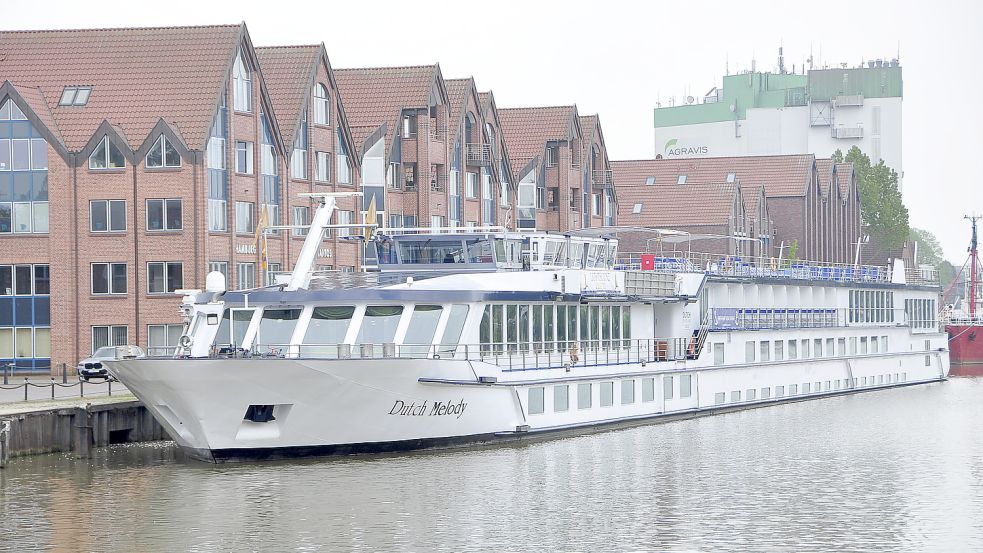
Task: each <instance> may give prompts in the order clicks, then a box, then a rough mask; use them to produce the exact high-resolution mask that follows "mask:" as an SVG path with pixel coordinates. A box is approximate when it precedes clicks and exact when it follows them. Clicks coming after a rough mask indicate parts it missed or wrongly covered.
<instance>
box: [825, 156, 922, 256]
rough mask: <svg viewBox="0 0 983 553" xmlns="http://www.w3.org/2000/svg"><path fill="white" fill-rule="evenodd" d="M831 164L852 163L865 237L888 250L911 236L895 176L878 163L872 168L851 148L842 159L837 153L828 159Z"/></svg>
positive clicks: (895, 172)
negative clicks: (868, 236) (831, 161)
mask: <svg viewBox="0 0 983 553" xmlns="http://www.w3.org/2000/svg"><path fill="white" fill-rule="evenodd" d="M831 157H832V159H833V162H834V163H844V162H846V163H851V162H852V163H853V170H854V171H856V173H857V186H858V187H859V189H860V213H861V219H862V221H863V231H864V234H869V235H871V236H873V237H875V238H876V239H877V241H878V242H879V243H881V244H883V245H884V247H885V248H887V249H896V248H899V247H901V245H902V244H903V243H904V241H905V239H907V238H908V235H909V233H910V230H909V227H908V208H906V207H905V205H904V201H903V200H902V199H901V191H900V190H899V189H898V173H897V171H895V170H894V169H891V168H890V167H888V166H887V165H884V160H881V161H879V162H878V163H877V165H871V163H870V157H868V156H867V154H865V153H863V152H862V151H860V148H858V147H856V146H853V147H852V148H850V150H849V151H848V152H847V153H846V156H844V155H843V152H842V151H841V150H836V151H835V152H833V155H832V156H831Z"/></svg>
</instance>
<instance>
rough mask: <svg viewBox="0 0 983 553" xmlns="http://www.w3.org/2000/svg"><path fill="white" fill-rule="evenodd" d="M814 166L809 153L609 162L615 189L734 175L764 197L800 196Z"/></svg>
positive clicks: (705, 181) (712, 180) (708, 180)
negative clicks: (682, 177)
mask: <svg viewBox="0 0 983 553" xmlns="http://www.w3.org/2000/svg"><path fill="white" fill-rule="evenodd" d="M814 165H815V156H814V155H813V154H795V155H775V156H746V157H705V158H693V159H676V158H672V159H640V160H628V161H612V162H611V169H612V170H613V171H614V181H615V182H616V183H618V187H619V188H620V187H622V186H628V185H632V184H642V185H644V184H645V179H646V178H648V177H655V184H656V185H675V184H676V181H677V179H678V177H679V175H686V183H687V184H710V183H717V182H727V175H728V174H730V173H734V177H735V178H734V180H735V181H736V182H743V183H748V184H761V185H763V186H764V187H765V195H766V196H768V197H769V198H774V197H795V196H802V195H804V194H805V191H806V188H807V187H808V186H809V183H810V181H811V179H812V171H813V167H814Z"/></svg>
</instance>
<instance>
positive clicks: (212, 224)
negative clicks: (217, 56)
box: [205, 91, 252, 232]
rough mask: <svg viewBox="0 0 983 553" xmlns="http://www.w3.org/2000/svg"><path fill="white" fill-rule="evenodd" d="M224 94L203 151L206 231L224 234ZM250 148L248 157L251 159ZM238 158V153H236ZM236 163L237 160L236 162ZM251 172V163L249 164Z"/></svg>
mask: <svg viewBox="0 0 983 553" xmlns="http://www.w3.org/2000/svg"><path fill="white" fill-rule="evenodd" d="M225 96H226V95H225V92H224V91H223V92H222V94H221V96H220V98H221V100H220V103H219V106H218V110H217V111H216V112H215V117H214V119H213V120H212V129H211V135H210V137H209V139H208V146H207V147H206V151H205V158H206V160H207V166H208V172H207V173H206V183H207V186H208V230H212V231H218V232H225V231H226V230H228V216H229V215H228V198H229V173H228V171H227V170H226V165H225V143H226V138H227V136H228V113H229V110H228V107H227V106H226V103H225ZM251 152H252V148H251V147H250V157H252V154H251ZM236 155H237V156H238V152H236ZM236 162H237V163H238V159H237V160H236ZM249 169H250V171H252V162H251V161H250V163H249Z"/></svg>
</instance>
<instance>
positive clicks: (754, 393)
mask: <svg viewBox="0 0 983 553" xmlns="http://www.w3.org/2000/svg"><path fill="white" fill-rule="evenodd" d="M744 397H745V398H746V399H747V400H748V401H754V400H755V399H757V397H758V390H756V389H754V388H751V389H750V390H744Z"/></svg>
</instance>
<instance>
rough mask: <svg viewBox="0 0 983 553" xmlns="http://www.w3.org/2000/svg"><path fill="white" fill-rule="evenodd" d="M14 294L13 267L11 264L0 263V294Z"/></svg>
mask: <svg viewBox="0 0 983 553" xmlns="http://www.w3.org/2000/svg"><path fill="white" fill-rule="evenodd" d="M13 294H14V268H13V266H11V265H0V296H12V295H13Z"/></svg>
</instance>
